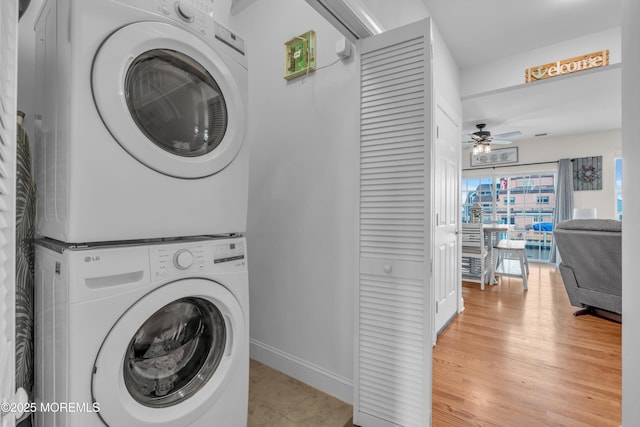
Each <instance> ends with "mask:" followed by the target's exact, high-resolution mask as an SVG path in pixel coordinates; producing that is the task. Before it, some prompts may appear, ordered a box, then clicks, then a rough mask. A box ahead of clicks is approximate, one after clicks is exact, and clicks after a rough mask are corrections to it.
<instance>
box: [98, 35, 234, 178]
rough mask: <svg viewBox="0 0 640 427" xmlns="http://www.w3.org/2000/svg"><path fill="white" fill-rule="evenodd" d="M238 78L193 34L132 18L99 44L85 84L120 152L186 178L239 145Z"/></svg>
mask: <svg viewBox="0 0 640 427" xmlns="http://www.w3.org/2000/svg"><path fill="white" fill-rule="evenodd" d="M238 78H240V79H242V78H246V70H245V69H244V68H242V67H241V66H240V65H239V64H236V63H235V62H233V61H227V60H225V59H224V58H223V57H222V56H221V55H219V54H218V53H216V51H215V50H214V49H213V48H212V47H211V46H209V45H208V44H207V43H205V42H204V41H203V40H201V39H200V38H198V37H197V36H195V35H193V34H191V33H189V32H187V31H184V30H181V29H179V28H177V27H175V26H173V25H170V24H166V23H162V22H137V23H134V24H130V25H127V26H125V27H123V28H121V29H119V30H117V31H116V32H114V33H113V34H112V35H111V36H110V37H109V38H108V39H107V40H106V41H105V42H104V43H103V44H102V46H101V47H100V49H99V50H98V53H97V55H96V58H95V61H94V64H93V71H92V82H91V85H92V90H93V96H94V100H95V103H96V107H97V109H98V112H99V114H100V117H101V118H102V121H103V122H104V124H105V126H106V127H107V129H108V130H109V132H110V133H111V134H112V135H113V137H114V138H115V139H116V140H117V141H118V143H119V144H120V145H121V146H122V148H123V149H124V150H126V151H127V152H128V153H129V154H130V155H131V156H133V157H134V158H135V159H136V160H138V161H139V162H141V163H143V164H144V165H146V166H148V167H150V168H151V169H153V170H155V171H157V172H160V173H162V174H165V175H169V176H173V177H177V178H192V179H193V178H202V177H206V176H210V175H213V174H215V173H216V172H218V171H220V170H222V169H223V168H224V167H225V166H227V165H228V164H229V163H230V162H231V161H232V160H233V159H234V158H235V156H236V154H237V153H238V151H239V150H240V147H241V146H242V144H243V141H244V136H245V107H244V105H243V99H244V98H243V92H242V91H241V90H240V88H239V87H238V83H237V82H236V79H238ZM88 137H90V136H88Z"/></svg>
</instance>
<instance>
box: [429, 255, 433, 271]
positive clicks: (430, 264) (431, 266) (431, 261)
mask: <svg viewBox="0 0 640 427" xmlns="http://www.w3.org/2000/svg"><path fill="white" fill-rule="evenodd" d="M429 270H430V271H431V273H433V258H431V259H430V260H429Z"/></svg>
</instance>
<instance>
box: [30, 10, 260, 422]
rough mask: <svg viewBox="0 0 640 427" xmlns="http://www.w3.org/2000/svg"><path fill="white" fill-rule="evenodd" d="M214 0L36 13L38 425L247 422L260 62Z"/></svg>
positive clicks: (36, 416)
mask: <svg viewBox="0 0 640 427" xmlns="http://www.w3.org/2000/svg"><path fill="white" fill-rule="evenodd" d="M212 4H213V0H91V1H79V0H46V1H45V4H44V5H43V8H42V10H41V12H40V16H39V18H38V20H37V23H36V43H37V45H36V67H37V69H36V74H37V79H36V80H37V83H36V88H35V89H36V92H37V96H38V102H37V105H38V109H39V111H36V135H35V136H36V138H35V141H36V161H35V171H36V181H37V220H36V232H37V234H38V235H39V236H41V237H42V239H40V240H39V241H38V244H37V247H36V302H35V304H36V307H35V311H36V343H35V347H36V384H35V390H36V392H35V403H36V414H35V422H36V425H38V426H46V427H50V426H102V425H108V426H114V427H120V426H138V427H143V426H148V427H152V426H167V427H168V426H171V427H181V426H211V425H219V426H225V427H226V426H231V427H234V426H245V425H246V420H247V401H248V376H249V335H248V328H249V296H248V277H247V259H246V241H245V238H244V237H243V233H244V232H245V230H246V218H247V198H248V147H247V145H248V144H247V142H246V141H245V140H246V131H245V130H246V123H245V121H246V108H247V60H246V56H245V47H244V42H243V40H242V39H241V38H240V37H238V36H237V35H236V34H234V33H233V32H232V31H230V30H229V29H228V28H225V27H224V26H222V25H220V24H219V23H218V22H216V21H215V20H214V19H213V12H212Z"/></svg>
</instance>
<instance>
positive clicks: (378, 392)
mask: <svg viewBox="0 0 640 427" xmlns="http://www.w3.org/2000/svg"><path fill="white" fill-rule="evenodd" d="M430 33H431V31H430V21H428V20H427V21H421V22H418V23H415V24H411V25H409V26H405V27H402V28H399V29H396V30H392V31H389V32H386V33H383V34H381V35H378V36H374V37H370V38H368V39H365V40H363V41H362V45H361V122H360V126H361V130H360V213H359V221H360V227H359V249H360V269H359V278H358V292H357V299H358V309H357V331H356V332H357V333H356V339H357V343H356V368H355V370H356V372H355V385H354V389H355V390H354V423H355V424H357V425H360V426H364V427H376V426H406V427H409V426H428V425H430V419H431V343H432V338H431V335H432V333H431V308H430V307H431V304H430V303H429V301H430V291H429V271H428V267H427V264H428V263H427V260H428V259H429V253H430V243H429V242H430V238H429V227H428V224H430V204H431V202H430V200H431V196H430V168H429V166H428V165H429V164H430V158H431V156H430V152H431V148H430V147H431V103H432V95H431V93H432V84H431V80H432V79H431V37H430Z"/></svg>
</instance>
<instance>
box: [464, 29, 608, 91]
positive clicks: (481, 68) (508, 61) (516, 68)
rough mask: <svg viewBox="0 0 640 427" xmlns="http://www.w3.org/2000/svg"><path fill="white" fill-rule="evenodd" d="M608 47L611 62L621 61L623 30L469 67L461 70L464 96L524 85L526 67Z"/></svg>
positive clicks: (598, 34) (567, 41) (580, 38)
mask: <svg viewBox="0 0 640 427" xmlns="http://www.w3.org/2000/svg"><path fill="white" fill-rule="evenodd" d="M604 49H609V63H610V64H618V63H620V61H621V53H620V29H619V28H614V29H612V30H607V31H602V32H599V33H594V34H589V35H587V36H584V37H578V38H575V39H571V40H566V41H563V42H561V43H556V44H553V45H549V46H545V47H543V48H540V49H534V50H530V51H526V52H521V53H518V54H516V55H512V56H508V57H506V58H503V59H499V60H496V61H492V62H491V63H489V64H482V65H478V66H475V67H469V68H466V69H464V70H463V72H462V90H461V94H462V97H463V98H466V97H469V96H472V95H477V94H481V93H485V92H490V91H493V90H498V89H504V88H508V87H513V86H519V85H522V84H524V82H525V81H524V77H525V70H526V69H528V68H530V67H534V66H537V65H542V64H546V63H549V62H553V61H557V60H562V59H567V58H573V57H575V56H580V55H585V54H588V53H592V52H598V51H600V50H604Z"/></svg>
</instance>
